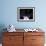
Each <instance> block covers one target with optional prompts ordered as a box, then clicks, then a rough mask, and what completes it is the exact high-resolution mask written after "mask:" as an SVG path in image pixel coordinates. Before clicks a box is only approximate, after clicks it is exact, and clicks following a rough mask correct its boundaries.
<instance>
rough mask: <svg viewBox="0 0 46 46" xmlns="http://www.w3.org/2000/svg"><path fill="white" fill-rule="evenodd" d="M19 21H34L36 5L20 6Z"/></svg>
mask: <svg viewBox="0 0 46 46" xmlns="http://www.w3.org/2000/svg"><path fill="white" fill-rule="evenodd" d="M17 21H20V22H34V21H35V7H18V8H17Z"/></svg>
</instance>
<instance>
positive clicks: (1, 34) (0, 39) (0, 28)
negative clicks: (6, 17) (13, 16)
mask: <svg viewBox="0 0 46 46" xmlns="http://www.w3.org/2000/svg"><path fill="white" fill-rule="evenodd" d="M4 28H6V27H5V25H4V24H0V43H2V36H3V32H5V31H6V29H5V30H4Z"/></svg>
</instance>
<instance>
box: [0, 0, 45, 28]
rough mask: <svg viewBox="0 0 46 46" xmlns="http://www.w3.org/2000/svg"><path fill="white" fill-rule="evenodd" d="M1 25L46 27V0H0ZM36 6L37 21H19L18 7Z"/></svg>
mask: <svg viewBox="0 0 46 46" xmlns="http://www.w3.org/2000/svg"><path fill="white" fill-rule="evenodd" d="M0 4H1V9H0V10H1V14H0V25H3V27H4V26H7V25H9V24H13V25H14V26H15V27H16V28H29V27H30V28H37V27H40V28H46V21H45V20H46V5H45V4H46V0H0ZM24 6H26V7H35V22H17V7H24Z"/></svg>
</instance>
